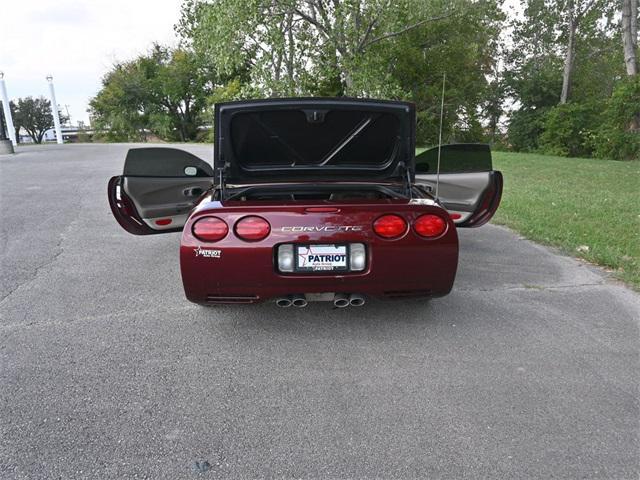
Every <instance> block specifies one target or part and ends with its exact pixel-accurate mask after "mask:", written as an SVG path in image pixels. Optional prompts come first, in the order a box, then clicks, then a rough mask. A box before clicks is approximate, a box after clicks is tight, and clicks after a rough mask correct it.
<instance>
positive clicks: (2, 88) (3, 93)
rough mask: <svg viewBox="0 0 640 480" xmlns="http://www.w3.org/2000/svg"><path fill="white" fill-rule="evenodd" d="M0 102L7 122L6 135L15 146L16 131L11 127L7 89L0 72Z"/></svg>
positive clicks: (2, 73)
mask: <svg viewBox="0 0 640 480" xmlns="http://www.w3.org/2000/svg"><path fill="white" fill-rule="evenodd" d="M0 97H1V98H0V100H2V109H3V111H4V118H5V120H6V122H7V133H8V134H9V138H10V139H11V143H12V144H13V146H14V147H15V146H17V145H18V142H17V140H16V129H15V128H14V127H13V119H12V118H11V108H10V107H9V97H8V96H7V87H6V85H5V84H4V72H0Z"/></svg>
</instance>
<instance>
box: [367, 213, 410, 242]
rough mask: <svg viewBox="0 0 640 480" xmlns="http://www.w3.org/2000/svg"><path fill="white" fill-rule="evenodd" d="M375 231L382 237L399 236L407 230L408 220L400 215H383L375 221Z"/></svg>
mask: <svg viewBox="0 0 640 480" xmlns="http://www.w3.org/2000/svg"><path fill="white" fill-rule="evenodd" d="M373 231H374V232H376V233H377V234H378V235H380V236H381V237H382V238H397V237H399V236H400V235H402V234H403V233H404V232H406V231H407V222H406V221H405V219H404V218H402V217H401V216H399V215H383V216H382V217H380V218H378V219H377V220H376V221H375V222H373Z"/></svg>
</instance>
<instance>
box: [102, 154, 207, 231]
mask: <svg viewBox="0 0 640 480" xmlns="http://www.w3.org/2000/svg"><path fill="white" fill-rule="evenodd" d="M213 177H214V175H213V168H212V166H211V165H209V164H208V163H206V162H205V161H204V160H201V159H200V158H198V157H196V156H195V155H193V154H191V153H189V152H186V151H184V150H178V149H175V148H158V147H156V148H132V149H130V150H129V151H128V152H127V158H126V159H125V162H124V172H123V174H122V175H120V176H117V177H112V178H111V179H110V180H109V186H108V195H109V205H110V206H111V211H112V212H113V215H114V216H115V217H116V220H117V221H118V223H119V224H120V226H121V227H122V228H124V229H125V230H126V231H127V232H129V233H133V234H134V235H151V234H155V233H167V232H177V231H180V230H182V227H184V224H185V223H186V221H187V218H188V216H189V212H190V211H191V210H192V209H193V207H194V206H196V204H197V203H198V201H199V199H200V198H201V197H202V196H203V195H204V194H205V193H206V192H207V191H208V190H209V189H210V188H211V186H212V185H213Z"/></svg>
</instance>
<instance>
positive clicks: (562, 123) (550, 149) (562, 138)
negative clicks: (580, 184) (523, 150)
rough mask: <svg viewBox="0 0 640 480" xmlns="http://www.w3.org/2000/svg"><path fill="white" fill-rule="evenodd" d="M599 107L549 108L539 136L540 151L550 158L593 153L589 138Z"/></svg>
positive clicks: (586, 105)
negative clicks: (551, 156) (552, 156)
mask: <svg viewBox="0 0 640 480" xmlns="http://www.w3.org/2000/svg"><path fill="white" fill-rule="evenodd" d="M601 111H602V104H600V103H598V102H589V103H566V104H564V105H558V106H555V107H553V108H552V109H550V110H549V111H548V112H547V114H546V116H545V119H544V124H543V129H544V131H543V132H542V134H541V135H540V149H541V150H542V151H543V152H544V153H547V154H550V155H560V156H563V157H588V156H591V154H592V153H593V143H592V140H591V139H592V136H593V131H594V130H595V129H596V128H597V124H598V121H599V120H600V117H599V115H598V113H599V112H601Z"/></svg>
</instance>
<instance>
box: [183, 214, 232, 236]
mask: <svg viewBox="0 0 640 480" xmlns="http://www.w3.org/2000/svg"><path fill="white" fill-rule="evenodd" d="M191 231H192V232H193V236H194V237H196V238H197V239H198V240H202V241H203V242H217V241H218V240H222V239H223V238H224V237H226V236H227V233H228V232H229V227H228V225H227V224H226V222H225V221H224V220H221V219H220V218H218V217H202V218H200V219H199V220H197V221H196V222H195V223H194V224H193V226H192V227H191Z"/></svg>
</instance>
